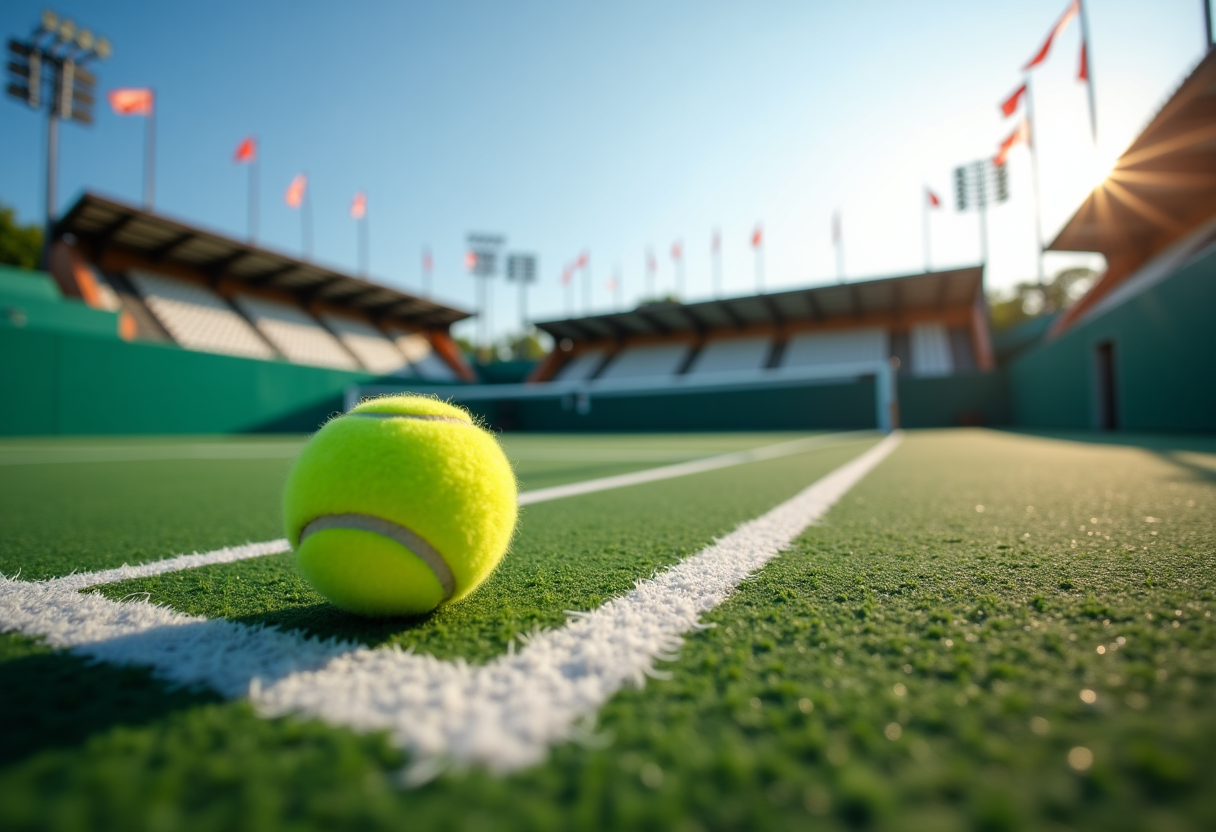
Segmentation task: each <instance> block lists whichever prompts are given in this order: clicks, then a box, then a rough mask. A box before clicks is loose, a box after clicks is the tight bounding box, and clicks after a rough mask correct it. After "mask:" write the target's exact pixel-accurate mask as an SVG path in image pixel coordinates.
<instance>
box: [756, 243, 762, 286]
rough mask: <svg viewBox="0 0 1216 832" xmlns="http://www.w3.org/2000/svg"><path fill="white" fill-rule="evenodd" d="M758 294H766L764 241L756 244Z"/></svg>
mask: <svg viewBox="0 0 1216 832" xmlns="http://www.w3.org/2000/svg"><path fill="white" fill-rule="evenodd" d="M756 294H757V295H763V294H764V243H763V242H762V243H761V244H760V245H758V246H756Z"/></svg>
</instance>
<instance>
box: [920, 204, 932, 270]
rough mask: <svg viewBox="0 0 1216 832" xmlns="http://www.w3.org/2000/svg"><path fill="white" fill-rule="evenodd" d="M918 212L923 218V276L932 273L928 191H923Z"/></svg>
mask: <svg viewBox="0 0 1216 832" xmlns="http://www.w3.org/2000/svg"><path fill="white" fill-rule="evenodd" d="M920 210H921V216H922V217H923V218H924V232H925V274H928V273H929V272H931V271H933V267H932V265H931V263H932V261H931V260H930V258H929V191H928V189H925V193H924V194H923V195H922V198H921V204H920Z"/></svg>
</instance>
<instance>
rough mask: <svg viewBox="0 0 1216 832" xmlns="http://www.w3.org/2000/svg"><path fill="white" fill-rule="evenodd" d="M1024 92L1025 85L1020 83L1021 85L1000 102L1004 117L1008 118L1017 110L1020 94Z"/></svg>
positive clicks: (1020, 98)
mask: <svg viewBox="0 0 1216 832" xmlns="http://www.w3.org/2000/svg"><path fill="white" fill-rule="evenodd" d="M1025 94H1026V85H1025V84H1022V86H1020V87H1018V88H1017V89H1016V90H1014V91H1013V92H1012V93H1010V95H1009V97H1008V98H1006V99H1005V100H1004V101H1002V102H1001V113H1003V114H1004V116H1005V118H1009V117H1010V116H1011V115H1013V114H1014V113H1015V112H1017V109H1018V104H1020V103H1021V101H1022V96H1023V95H1025Z"/></svg>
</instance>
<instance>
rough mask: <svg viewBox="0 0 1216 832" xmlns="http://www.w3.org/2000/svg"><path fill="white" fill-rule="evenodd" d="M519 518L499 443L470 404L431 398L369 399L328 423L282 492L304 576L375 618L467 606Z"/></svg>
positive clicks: (510, 476) (326, 593)
mask: <svg viewBox="0 0 1216 832" xmlns="http://www.w3.org/2000/svg"><path fill="white" fill-rule="evenodd" d="M516 513H517V506H516V487H515V475H514V473H513V472H512V470H511V465H510V463H509V462H507V458H506V456H505V455H504V454H503V452H502V448H501V447H500V446H499V444H498V440H497V439H495V438H494V436H493V435H492V434H490V433H489V432H488V431H485V430H483V429H482V428H481V427H479V426H478V425H477V424H476V423H474V421H473V419H472V417H470V416H469V413H468V412H467V411H466V410H464V409H463V408H460V407H456V406H454V405H451V404H446V403H444V402H441V401H439V400H438V399H433V398H428V397H424V396H386V397H383V398H378V399H371V400H368V401H365V402H363V403H362V404H360V405H359V406H358V407H355V408H354V409H352V410H351V411H350V412H349V413H347V414H345V415H344V416H340V417H339V418H336V419H333V420H331V421H329V422H328V423H326V424H325V426H324V427H322V428H321V430H320V431H318V432H317V434H316V435H315V436H314V437H313V438H312V439H311V440H310V441H309V442H308V444H307V445H306V446H305V447H304V450H303V451H302V452H301V453H300V456H299V458H298V459H297V460H296V463H295V465H294V467H293V468H292V469H291V473H290V474H289V475H288V477H287V486H286V488H285V490H284V493H283V516H284V520H285V523H286V526H287V539H288V540H289V541H291V545H292V547H293V548H294V549H295V551H296V560H297V563H298V564H299V568H300V572H301V573H302V574H303V575H304V577H305V578H306V579H307V580H308V582H309V583H310V584H312V586H313V587H314V588H315V589H316V590H317V591H318V592H320V593H321V594H322V595H324V596H325V597H326V598H328V599H329V600H330V601H331V602H332V603H333V604H335V605H336V606H338V607H341V608H342V609H344V610H347V611H349V612H353V613H358V614H360V615H367V616H396V615H421V614H422V613H426V612H429V611H431V610H433V609H435V608H436V607H437V606H439V605H440V604H443V603H446V602H449V601H457V600H459V599H461V598H464V597H465V596H466V595H468V594H469V593H470V592H472V591H473V590H474V589H476V588H477V586H478V585H479V584H480V583H481V582H482V581H484V580H485V579H486V577H487V576H488V575H489V574H490V573H491V572H493V571H494V567H495V566H497V565H498V562H499V561H500V560H502V556H503V554H504V553H505V552H506V551H507V544H509V543H510V541H511V534H512V532H513V531H514V529H515V519H516Z"/></svg>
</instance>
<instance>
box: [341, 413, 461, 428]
mask: <svg viewBox="0 0 1216 832" xmlns="http://www.w3.org/2000/svg"><path fill="white" fill-rule="evenodd" d="M346 415H347V416H371V417H373V418H375V419H421V420H422V421H424V422H454V423H456V424H458V425H472V424H473V423H472V422H469V421H466V420H465V419H461V418H459V417H457V416H439V415H435V414H431V413H381V412H379V411H375V410H361V411H359V412H357V413H347V414H346Z"/></svg>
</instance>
